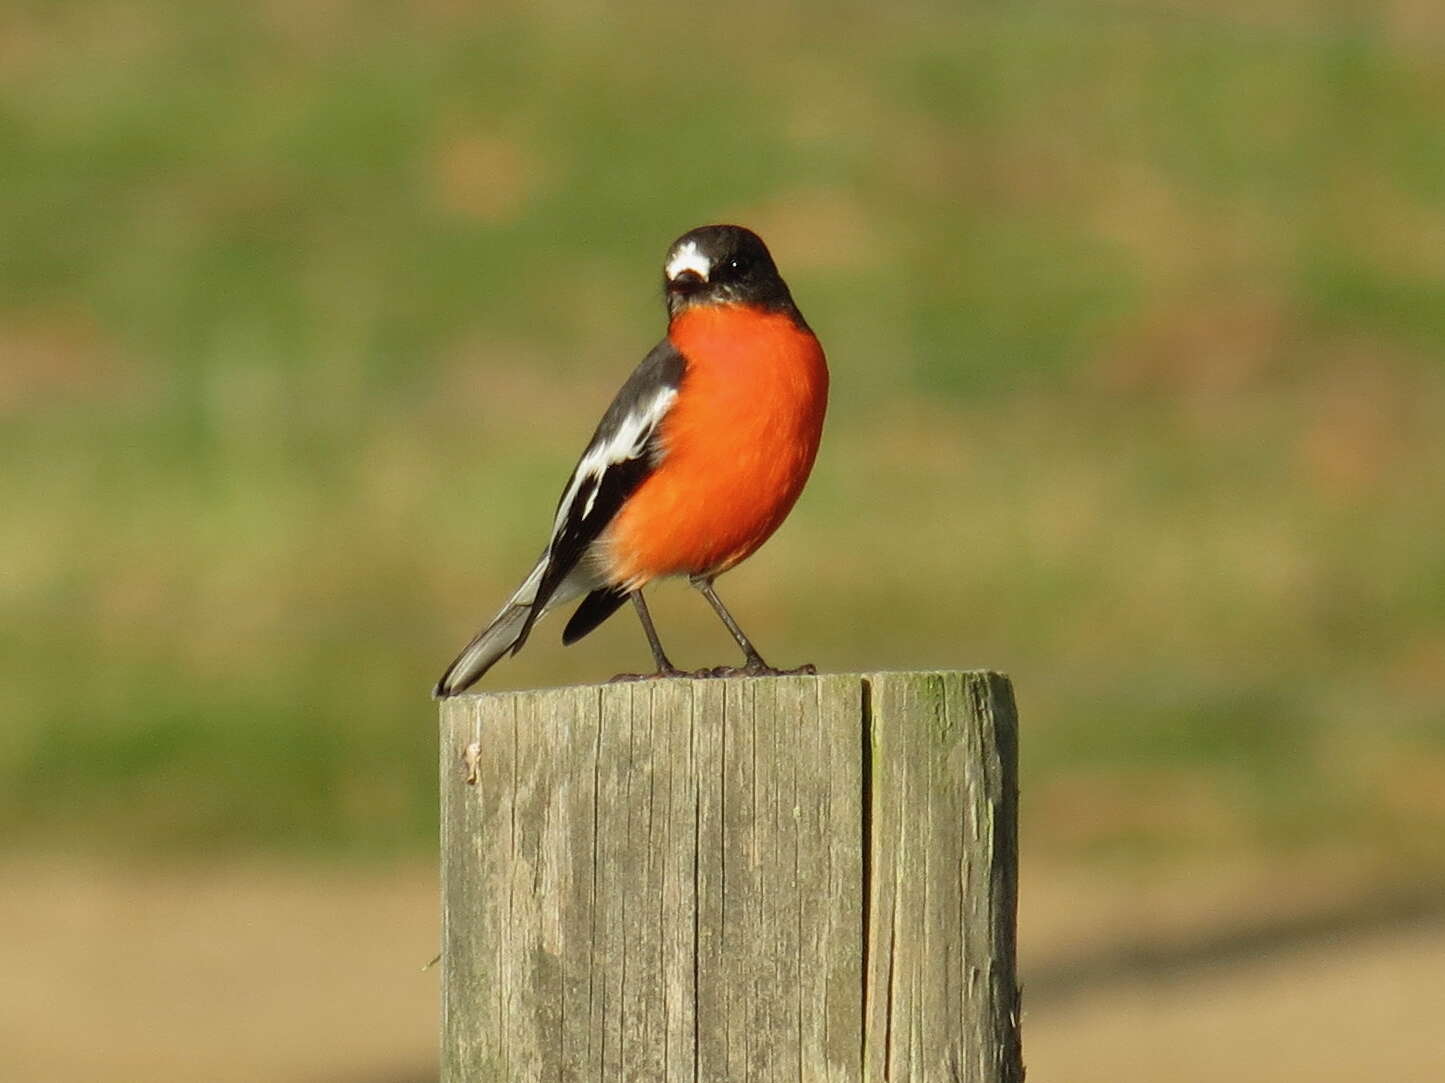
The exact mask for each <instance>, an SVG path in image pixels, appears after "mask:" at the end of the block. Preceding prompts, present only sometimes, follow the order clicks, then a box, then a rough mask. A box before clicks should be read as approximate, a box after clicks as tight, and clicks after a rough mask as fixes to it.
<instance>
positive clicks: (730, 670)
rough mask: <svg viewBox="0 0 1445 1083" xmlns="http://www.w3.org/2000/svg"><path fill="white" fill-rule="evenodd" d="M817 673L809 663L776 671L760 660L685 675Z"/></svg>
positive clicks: (743, 675)
mask: <svg viewBox="0 0 1445 1083" xmlns="http://www.w3.org/2000/svg"><path fill="white" fill-rule="evenodd" d="M817 672H818V667H817V666H815V665H813V664H812V663H811V662H810V663H808V664H807V665H801V666H799V667H798V668H797V669H776V668H774V667H773V666H770V665H768V664H767V663H766V662H764V661H763V660H762V659H761V658H754V659H750V660H749V661H747V662H744V663H743V664H742V665H740V666H714V667H713V668H711V669H698V670H694V671H693V672H692V673H689V674H687V676H689V677H695V678H725V677H800V676H812V675H814V674H816V673H817Z"/></svg>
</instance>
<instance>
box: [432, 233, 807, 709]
mask: <svg viewBox="0 0 1445 1083" xmlns="http://www.w3.org/2000/svg"><path fill="white" fill-rule="evenodd" d="M663 291H664V296H665V299H666V304H667V315H668V324H667V333H666V334H665V335H664V337H663V338H662V340H661V341H660V342H659V343H658V344H657V345H656V346H654V347H653V348H652V350H651V351H650V352H649V353H648V354H647V355H646V357H645V358H644V359H643V361H642V363H641V364H640V365H638V366H637V368H636V369H635V370H634V371H633V373H632V374H631V376H629V377H628V378H627V380H626V381H625V382H624V383H623V385H622V387H621V389H620V390H619V391H618V392H617V395H616V397H615V398H614V399H613V400H612V403H611V405H609V406H608V407H607V410H606V412H605V413H603V415H602V420H601V422H600V423H599V424H598V426H597V429H596V431H595V432H594V433H593V434H592V439H591V440H590V441H588V443H587V446H586V447H585V449H584V450H583V452H582V455H581V457H580V458H579V459H578V461H577V465H576V467H575V469H574V470H573V471H572V475H571V477H570V478H569V479H568V480H567V484H566V485H565V486H564V487H563V490H562V496H561V499H560V500H558V502H557V510H556V513H555V514H554V516H553V519H552V529H551V534H550V536H549V538H548V540H547V545H546V548H545V549H543V551H542V555H541V557H540V558H539V559H538V560H537V563H536V565H535V566H534V567H533V568H532V570H531V572H530V573H529V574H528V575H527V577H526V579H524V580H523V581H522V585H521V586H520V587H518V588H517V590H516V592H515V593H514V594H513V595H512V596H511V598H510V599H508V601H507V603H506V605H504V606H502V608H501V610H500V611H499V612H498V613H497V615H496V616H495V617H494V618H492V620H491V621H490V622H489V623H488V624H487V625H486V626H485V627H484V628H483V629H482V630H481V631H480V632H478V633H477V634H476V636H474V637H473V638H472V640H471V642H470V643H468V644H467V645H466V647H464V648H463V649H462V651H461V653H460V654H459V655H457V657H456V659H455V661H453V662H452V664H451V665H450V666H448V667H447V670H446V672H445V673H444V674H443V675H442V677H441V679H440V680H439V681H438V682H437V684H436V687H435V688H434V689H433V695H434V696H435V697H437V698H446V697H450V696H455V695H458V694H459V693H461V692H463V691H465V690H466V689H467V688H469V687H471V685H473V684H474V683H476V681H477V680H479V679H480V678H481V677H482V676H483V674H485V673H486V672H487V671H488V670H489V669H490V668H491V667H492V666H493V665H494V664H495V663H496V662H497V661H498V660H499V659H500V658H501V657H502V656H503V655H505V654H507V653H508V652H511V653H512V654H516V652H517V651H519V650H521V649H522V646H523V645H524V644H525V643H526V642H527V639H528V637H529V636H530V635H531V633H532V630H533V626H534V625H535V624H536V622H537V621H538V620H539V619H540V618H541V617H542V616H543V615H544V614H546V613H547V612H549V611H551V610H553V609H557V608H559V607H561V606H565V605H568V604H569V603H571V602H573V601H576V600H577V599H578V598H581V599H582V601H581V603H580V604H579V605H578V606H577V608H576V609H575V610H574V611H573V613H572V615H571V617H570V618H569V619H568V621H567V624H566V626H565V627H564V628H563V630H562V642H563V644H564V645H566V644H572V643H575V642H577V640H579V639H581V638H582V637H583V636H585V635H587V634H588V633H589V632H591V631H592V630H593V629H595V628H596V627H598V625H600V624H601V623H602V622H603V621H605V620H606V619H607V618H608V617H610V616H612V614H613V613H615V612H616V611H617V610H618V609H620V608H621V607H622V606H623V605H624V604H625V603H627V602H628V601H630V602H631V603H632V606H633V608H634V609H635V610H636V612H637V616H638V619H639V621H640V622H641V624H642V630H643V634H644V635H645V636H646V637H647V643H648V646H649V648H650V649H651V651H652V658H653V662H654V664H655V665H656V667H657V668H656V672H654V673H650V674H621V675H619V676H618V677H616V678H613V679H614V680H623V679H642V678H644V677H685V676H686V677H722V676H773V675H779V674H784V673H812V672H816V670H815V669H814V667H813V666H811V665H805V666H800V667H798V668H797V669H793V670H780V669H775V668H773V667H772V666H770V665H768V664H767V663H766V662H765V661H764V660H763V658H762V655H760V654H759V653H758V651H757V648H755V647H754V646H753V644H752V641H751V640H750V639H749V638H748V637H747V636H746V635H745V634H744V633H743V630H742V629H741V628H740V627H739V626H738V623H737V621H736V620H734V619H733V616H732V614H731V613H729V612H728V610H727V607H726V606H724V605H723V603H722V600H721V599H720V598H719V597H718V595H717V590H716V588H715V587H714V585H713V584H714V581H715V580H716V579H717V577H718V576H720V575H721V574H722V573H724V572H726V571H728V570H729V569H731V568H733V567H735V566H736V565H737V564H738V563H739V562H741V561H743V560H745V559H746V558H747V557H749V556H751V555H752V554H753V553H754V552H756V551H757V549H758V548H759V546H761V545H762V544H763V543H764V542H765V541H767V540H768V538H769V537H771V536H772V534H773V532H774V531H775V530H777V528H778V527H779V526H780V525H781V524H782V522H783V520H784V519H785V518H786V517H787V515H788V513H789V512H790V511H791V510H792V508H793V505H794V503H795V502H796V501H797V499H798V496H799V494H800V493H801V492H802V490H803V486H804V484H805V483H806V482H807V480H808V475H809V473H810V472H811V471H812V468H813V463H814V460H815V459H816V457H817V454H818V446H819V443H820V441H821V439H822V433H823V419H824V416H825V414H826V413H827V406H828V365H827V359H826V357H825V356H824V353H823V348H822V346H821V345H820V343H819V342H818V338H817V336H816V335H814V333H813V331H812V329H811V328H810V327H809V326H808V324H807V322H806V321H805V320H804V319H803V315H802V313H801V312H799V311H798V306H797V305H796V304H795V303H794V302H793V297H792V294H791V292H790V291H789V289H788V286H787V284H786V283H785V282H784V281H783V278H782V276H781V275H780V274H779V273H778V268H777V265H776V264H775V263H774V261H773V256H772V254H771V253H770V252H769V251H768V248H767V245H765V244H764V243H763V241H762V239H761V238H760V237H759V236H758V235H757V234H756V233H754V232H753V231H752V230H749V229H746V228H744V227H742V226H736V225H708V226H700V227H698V228H696V229H692V230H689V231H688V232H687V233H684V234H683V235H682V236H681V237H679V238H678V239H677V240H676V241H674V242H673V243H672V245H671V246H670V247H669V248H668V250H667V253H666V256H665V258H664V260H663ZM670 577H686V578H687V580H688V581H689V582H690V583H691V585H692V586H693V587H695V588H696V589H697V590H698V591H699V592H700V593H701V594H702V596H703V597H704V598H705V599H706V600H707V602H708V603H709V605H711V607H712V609H713V610H714V611H715V612H716V614H717V615H718V617H719V618H721V620H722V622H723V624H724V625H726V627H727V630H728V632H729V633H730V634H731V635H732V638H733V639H734V641H735V642H736V643H737V645H738V647H739V648H740V649H741V650H742V652H743V664H742V665H741V666H734V667H727V666H719V667H715V668H712V669H701V670H697V671H693V672H684V671H683V670H680V669H678V668H677V667H676V666H674V665H673V664H672V661H671V660H670V659H669V658H668V655H667V653H666V652H665V651H664V650H663V647H662V643H661V641H660V639H659V638H658V635H657V629H656V627H655V626H654V625H653V622H652V617H651V614H650V613H649V611H648V608H647V602H646V600H645V599H644V598H643V593H642V592H643V589H644V588H645V587H647V586H648V585H650V584H651V583H653V582H655V581H657V580H661V579H666V578H670Z"/></svg>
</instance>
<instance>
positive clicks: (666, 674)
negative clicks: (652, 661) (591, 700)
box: [607, 666, 694, 684]
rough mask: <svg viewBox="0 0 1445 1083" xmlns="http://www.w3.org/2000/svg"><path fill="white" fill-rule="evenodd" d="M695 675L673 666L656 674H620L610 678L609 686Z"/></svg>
mask: <svg viewBox="0 0 1445 1083" xmlns="http://www.w3.org/2000/svg"><path fill="white" fill-rule="evenodd" d="M691 676H694V674H691V673H686V672H684V671H683V670H680V669H676V668H673V667H671V666H669V667H667V668H666V669H659V670H658V671H657V672H656V673H619V674H617V676H615V677H612V678H610V679H609V680H608V681H607V683H608V684H627V683H628V682H629V681H664V680H667V679H668V678H670V677H691Z"/></svg>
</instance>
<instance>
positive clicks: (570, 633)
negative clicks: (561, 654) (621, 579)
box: [562, 587, 627, 646]
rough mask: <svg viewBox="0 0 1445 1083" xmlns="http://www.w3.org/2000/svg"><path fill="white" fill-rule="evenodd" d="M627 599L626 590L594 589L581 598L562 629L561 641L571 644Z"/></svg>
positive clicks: (610, 614)
mask: <svg viewBox="0 0 1445 1083" xmlns="http://www.w3.org/2000/svg"><path fill="white" fill-rule="evenodd" d="M625 601H627V592H626V591H621V590H616V589H614V588H612V587H603V588H602V589H601V590H594V591H593V592H592V593H591V594H589V595H587V597H585V598H583V599H582V604H581V605H579V606H578V607H577V610H576V612H574V613H573V614H572V619H571V620H569V621H568V622H567V627H566V628H563V629H562V643H563V644H564V645H566V646H571V645H572V644H573V643H576V642H577V641H578V640H579V639H581V638H582V637H583V636H585V635H586V634H587V633H588V632H590V631H592V629H594V628H596V627H597V626H598V625H599V624H601V623H602V622H603V621H605V620H606V619H607V618H608V617H610V616H612V614H613V613H616V612H617V610H618V609H619V608H621V606H622V603H623V602H625Z"/></svg>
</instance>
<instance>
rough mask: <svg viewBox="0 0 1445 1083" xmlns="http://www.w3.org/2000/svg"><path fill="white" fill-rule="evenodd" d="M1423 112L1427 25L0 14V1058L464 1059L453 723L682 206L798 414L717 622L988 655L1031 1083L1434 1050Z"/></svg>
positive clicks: (1442, 735)
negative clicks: (803, 443)
mask: <svg viewBox="0 0 1445 1083" xmlns="http://www.w3.org/2000/svg"><path fill="white" fill-rule="evenodd" d="M1442 103H1445V8H1442V7H1441V5H1439V4H1438V3H1435V2H1432V0H1390V2H1384V3H1379V2H1372V3H1365V2H1363V0H1361V2H1358V3H1356V2H1351V0H1338V2H1334V3H1327V4H1307V3H1301V2H1298V0H1252V2H1250V3H1244V2H1236V0H1222V2H1221V0H1211V2H1204V0H1136V2H1132V3H1084V2H1070V0H1037V2H1025V3H1019V4H1012V5H999V4H982V3H974V4H967V5H958V4H944V3H906V2H905V3H899V4H894V5H889V6H888V9H887V10H886V11H884V10H880V7H879V6H878V5H861V4H846V5H834V4H822V3H802V4H796V5H788V4H778V3H757V2H752V0H741V2H738V3H732V4H725V5H714V6H700V7H688V8H686V9H681V8H678V7H677V6H676V5H664V4H657V3H646V4H635V5H629V6H628V7H627V10H626V11H619V10H614V9H613V8H612V7H611V6H608V5H602V4H596V3H588V2H583V0H549V2H543V3H528V4H521V3H516V4H508V3H494V4H487V5H481V4H463V3H458V2H456V0H423V2H421V3H417V4H413V5H409V6H407V8H406V9H405V11H404V12H403V11H400V10H397V9H395V8H393V7H392V6H391V5H381V4H369V3H353V2H347V0H298V2H294V3H281V2H276V0H268V2H263V3H259V4H254V5H230V6H226V5H214V4H202V5H194V4H179V3H156V2H146V0H140V2H134V0H128V2H125V3H121V2H109V0H96V2H91V3H86V4H78V5H77V4H52V3H42V2H35V3H15V4H10V5H7V6H6V7H5V8H4V10H3V12H0V177H3V183H0V236H3V244H0V446H3V449H4V454H3V460H0V506H3V509H4V510H3V512H0V714H3V727H0V837H3V839H4V840H5V841H4V849H3V856H0V958H3V959H5V961H6V965H5V966H4V968H3V976H0V1078H3V1079H5V1080H17V1081H22V1080H23V1081H28V1080H42V1081H68V1080H72V1079H74V1080H79V1079H94V1078H114V1079H146V1080H172V1079H174V1080H191V1079H202V1078H204V1079H208V1080H216V1081H224V1080H272V1079H274V1080H305V1081H311V1080H317V1081H337V1083H341V1081H349V1083H412V1081H420V1080H424V1079H428V1078H435V1053H434V1044H435V1041H434V1035H435V1028H436V1005H435V998H436V974H435V972H431V973H423V972H422V971H421V966H422V964H424V963H425V962H426V960H427V959H428V958H430V957H431V955H432V954H434V952H435V949H436V943H437V920H436V901H435V890H436V888H435V875H436V870H435V859H434V849H435V832H436V810H435V804H436V800H435V795H436V786H435V759H434V757H435V726H434V717H435V715H434V710H433V707H432V705H431V703H430V702H429V701H428V699H427V692H428V690H429V688H430V685H431V683H432V681H433V680H434V679H435V678H436V676H437V675H438V673H439V671H440V669H441V668H442V666H444V665H445V663H446V662H447V661H448V660H449V659H450V658H451V657H452V655H453V654H454V653H455V651H456V649H457V648H458V647H459V646H460V645H461V644H462V643H463V642H464V641H465V640H466V639H467V638H468V637H469V636H470V635H471V633H472V632H473V631H474V630H475V628H476V626H477V624H478V623H479V621H481V620H482V619H484V618H486V617H488V616H490V614H491V613H492V612H493V611H494V610H495V609H496V607H497V606H498V605H499V604H500V602H501V600H502V599H503V598H504V597H505V596H506V594H507V593H508V592H509V591H510V590H511V588H512V587H513V586H515V584H516V581H517V580H519V578H520V577H521V575H522V574H523V573H524V572H525V571H526V570H527V569H528V568H529V567H530V563H531V561H532V559H533V558H534V557H535V555H536V552H537V550H538V549H539V548H540V546H541V544H542V542H543V541H544V537H545V531H546V529H547V526H548V524H549V522H550V517H551V514H552V509H553V506H554V504H555V501H556V499H557V494H558V492H559V491H560V488H561V485H562V482H563V480H564V479H565V477H566V474H567V471H568V470H569V469H570V467H571V465H572V463H573V462H574V461H575V457H576V455H577V454H578V452H579V451H580V449H581V447H582V444H583V442H584V441H585V439H586V437H587V435H588V434H589V433H590V432H591V430H592V426H593V425H594V424H595V422H596V419H597V417H598V415H599V413H600V411H601V410H602V409H603V407H604V406H605V405H606V403H607V401H608V399H609V398H610V396H611V394H612V392H613V391H614V389H615V388H616V386H617V385H618V384H619V382H620V381H621V380H622V379H623V378H624V377H625V376H626V374H627V373H628V372H629V371H630V369H631V368H632V366H633V365H634V364H635V363H636V362H637V361H638V360H639V359H640V358H641V357H642V355H643V353H644V352H645V351H646V350H647V349H648V348H649V347H650V346H651V345H652V344H653V343H654V342H655V341H656V340H657V338H658V337H659V336H660V334H661V331H662V326H663V314H662V306H661V298H660V271H659V265H660V261H661V258H662V254H663V252H664V250H665V248H666V246H667V245H668V243H669V242H670V241H671V240H672V239H673V238H674V237H675V236H676V235H677V234H679V233H681V232H682V231H683V230H685V229H687V228H689V227H691V226H694V225H698V224H701V223H704V222H708V221H716V220H728V221H738V222H742V223H745V224H748V225H751V226H753V227H754V228H756V229H757V230H759V231H760V232H761V233H762V234H763V235H764V237H765V238H766V239H767V240H768V241H769V243H770V245H771V246H772V248H773V251H774V253H775V255H776V256H777V259H778V261H779V263H780V265H781V267H782V269H783V271H784V274H785V275H786V277H787V278H788V280H789V282H790V284H791V286H792V288H793V291H794V294H795V296H796V297H797V299H798V301H799V304H800V306H801V307H802V309H803V311H804V312H805V313H806V314H807V316H808V318H809V320H810V322H811V323H812V324H813V326H814V327H815V328H816V329H817V330H818V331H819V333H820V335H821V337H822V338H823V341H824V343H825V344H826V346H827V348H828V352H829V356H830V361H831V365H832V371H833V380H834V383H833V398H832V405H831V413H830V419H829V428H828V431H827V435H826V438H825V443H824V447H823V451H822V454H821V457H820V460H819V463H818V466H817V468H816V471H815V474H814V478H813V481H812V483H811V486H810V488H809V490H808V492H807V493H806V494H805V496H804V498H803V500H802V502H801V503H800V505H799V506H798V508H797V510H796V511H795V512H794V514H793V516H792V518H791V520H790V521H789V523H788V525H787V526H786V527H785V528H784V529H783V530H782V531H781V533H780V534H779V535H778V536H777V537H776V538H775V540H774V541H773V542H772V543H771V544H770V545H769V546H768V547H767V548H765V549H764V550H763V551H762V553H761V554H760V555H759V556H757V557H756V558H755V559H753V560H752V561H751V562H749V563H748V564H747V565H745V566H744V567H743V568H742V569H740V570H738V571H736V572H734V573H733V574H731V575H729V576H728V578H727V580H726V582H725V588H726V589H725V590H724V594H725V596H726V597H727V599H728V602H729V605H730V606H731V607H732V608H733V610H734V612H736V613H738V614H739V616H740V619H742V620H743V623H744V624H745V626H746V627H747V628H749V629H750V630H752V634H753V635H754V636H755V637H756V638H757V640H758V642H759V644H760V646H761V648H762V649H763V651H764V653H765V654H767V656H768V657H769V658H776V659H779V660H781V661H785V662H787V663H788V664H795V663H797V662H801V661H804V660H810V661H813V662H816V663H817V664H818V665H819V666H820V668H824V669H829V670H855V669H865V670H866V669H876V668H922V667H934V666H939V667H959V668H969V667H985V666H986V667H991V668H996V669H1001V670H1004V671H1006V672H1008V673H1009V674H1010V675H1011V676H1012V677H1013V679H1014V681H1015V684H1016V687H1017V693H1018V699H1019V704H1020V709H1021V715H1022V723H1023V751H1022V756H1023V763H1022V771H1023V795H1022V796H1023V839H1022V844H1023V852H1024V862H1025V864H1024V870H1023V900H1022V907H1023V915H1022V932H1021V936H1022V941H1021V951H1022V962H1023V971H1024V980H1025V987H1024V1006H1025V1012H1026V1014H1025V1019H1024V1028H1025V1030H1024V1033H1025V1055H1026V1059H1027V1060H1028V1062H1029V1065H1030V1078H1031V1079H1037V1080H1040V1081H1045V1080H1099V1081H1104V1080H1111V1081H1112V1080H1122V1079H1162V1078H1167V1079H1171V1080H1184V1081H1189V1080H1196V1079H1197V1080H1205V1079H1220V1078H1228V1079H1232V1080H1236V1081H1240V1080H1254V1079H1259V1080H1264V1079H1270V1080H1282V1079H1283V1080H1295V1079H1299V1080H1304V1079H1309V1080H1333V1079H1340V1080H1345V1079H1350V1080H1355V1079H1360V1078H1381V1079H1383V1078H1389V1079H1398V1080H1406V1079H1427V1078H1436V1077H1437V1076H1438V1073H1439V1071H1440V1070H1441V1065H1442V1063H1445V1040H1442V1039H1440V1038H1439V1036H1438V1029H1437V1025H1438V1018H1439V1013H1440V1010H1441V1009H1442V1008H1445V994H1442V986H1441V984H1440V979H1439V976H1440V973H1441V968H1442V966H1445V842H1442V839H1445V544H1442V540H1441V533H1442V526H1445V432H1442V428H1445V121H1442ZM653 605H654V612H655V614H656V615H657V618H658V622H659V625H660V626H661V628H662V631H663V634H664V636H665V638H666V641H667V642H668V643H669V645H670V646H671V649H672V651H673V654H674V657H675V658H676V660H677V661H678V662H679V663H680V664H683V665H686V666H697V665H703V664H715V663H718V662H722V661H730V660H731V659H732V657H733V649H732V646H731V644H730V643H729V641H728V640H727V638H726V633H725V632H724V631H723V630H722V628H721V627H720V625H719V624H718V622H717V621H716V620H715V619H713V617H712V616H711V614H710V613H708V612H707V610H706V607H705V606H703V605H702V604H701V603H700V601H699V600H698V599H697V598H696V597H694V596H692V593H691V592H689V591H686V590H684V589H682V588H679V587H671V588H668V587H663V588H661V589H658V590H657V591H655V592H654V601H653ZM559 634H560V622H554V623H552V624H551V625H550V626H546V625H544V626H543V629H542V631H541V632H540V633H539V635H538V636H537V637H535V638H534V640H533V642H532V644H531V645H530V649H529V650H527V651H526V652H525V653H524V654H522V655H521V656H520V657H518V658H517V659H515V660H513V661H509V662H507V663H506V664H505V665H503V666H500V667H499V668H498V669H497V670H496V671H495V672H494V674H493V675H492V676H491V677H489V678H488V682H487V687H490V688H506V687H528V686H535V685H541V684H555V683H568V682H583V681H593V680H597V679H599V678H602V677H605V676H608V675H610V674H611V673H613V672H616V671H618V670H624V669H636V668H638V667H639V666H642V665H644V664H645V663H646V661H647V653H646V647H645V644H644V642H643V640H642V637H641V635H640V633H639V631H638V629H637V628H636V626H635V621H633V620H632V619H631V618H630V617H626V616H624V617H623V618H622V619H619V620H616V621H614V622H612V623H611V624H609V625H607V626H605V627H604V628H603V629H602V630H601V631H599V632H598V633H597V634H595V635H594V636H593V637H591V638H590V639H588V640H586V641H584V642H583V643H582V644H579V645H577V646H575V647H572V648H568V649H566V650H564V649H562V648H561V646H560V645H559V644H558V642H557V639H556V637H557V636H558V635H559ZM1381 1038H1385V1039H1386V1040H1384V1041H1381V1040H1379V1039H1381Z"/></svg>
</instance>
